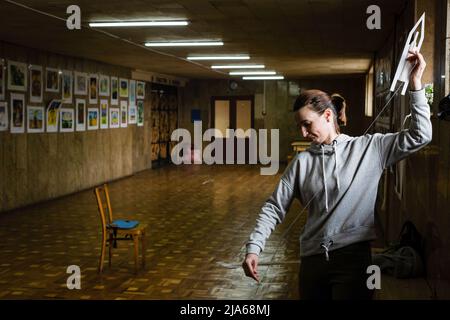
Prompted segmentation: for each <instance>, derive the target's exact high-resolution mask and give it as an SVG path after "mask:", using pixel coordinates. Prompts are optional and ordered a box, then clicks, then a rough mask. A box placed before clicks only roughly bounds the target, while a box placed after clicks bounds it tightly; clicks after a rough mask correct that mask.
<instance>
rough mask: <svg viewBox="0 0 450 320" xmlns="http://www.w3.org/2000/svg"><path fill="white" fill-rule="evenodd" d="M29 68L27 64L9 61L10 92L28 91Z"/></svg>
mask: <svg viewBox="0 0 450 320" xmlns="http://www.w3.org/2000/svg"><path fill="white" fill-rule="evenodd" d="M27 74H28V66H27V64H26V63H23V62H17V61H12V60H8V90H12V91H26V90H27Z"/></svg>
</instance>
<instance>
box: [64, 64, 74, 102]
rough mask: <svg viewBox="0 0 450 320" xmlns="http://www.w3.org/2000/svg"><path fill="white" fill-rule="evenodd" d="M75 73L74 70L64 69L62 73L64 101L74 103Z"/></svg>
mask: <svg viewBox="0 0 450 320" xmlns="http://www.w3.org/2000/svg"><path fill="white" fill-rule="evenodd" d="M72 84H73V75H72V71H69V70H63V72H62V75H61V91H62V103H68V104H72V103H73V101H72V93H73V90H72V89H73V85H72Z"/></svg>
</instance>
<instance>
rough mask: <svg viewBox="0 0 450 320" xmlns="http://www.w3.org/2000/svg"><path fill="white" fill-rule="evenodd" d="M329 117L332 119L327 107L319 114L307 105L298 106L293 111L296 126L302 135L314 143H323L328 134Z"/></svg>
mask: <svg viewBox="0 0 450 320" xmlns="http://www.w3.org/2000/svg"><path fill="white" fill-rule="evenodd" d="M330 119H331V121H332V120H333V119H332V117H331V110H329V109H326V110H325V112H324V113H323V114H321V115H320V114H318V113H317V112H315V111H314V110H312V109H310V108H309V107H303V108H300V109H299V110H298V111H297V112H296V113H295V121H296V122H297V128H299V130H300V131H301V133H302V135H303V137H304V138H306V139H308V140H311V141H312V142H313V143H316V144H321V143H324V141H325V140H326V139H327V138H328V136H329V135H330Z"/></svg>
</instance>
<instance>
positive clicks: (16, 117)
mask: <svg viewBox="0 0 450 320" xmlns="http://www.w3.org/2000/svg"><path fill="white" fill-rule="evenodd" d="M10 123H11V125H10V128H11V130H10V131H11V133H24V132H25V95H23V94H19V93H11V122H10Z"/></svg>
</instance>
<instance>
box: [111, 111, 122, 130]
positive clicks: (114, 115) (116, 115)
mask: <svg viewBox="0 0 450 320" xmlns="http://www.w3.org/2000/svg"><path fill="white" fill-rule="evenodd" d="M109 127H110V128H113V129H115V128H120V109H119V108H110V109H109Z"/></svg>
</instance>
